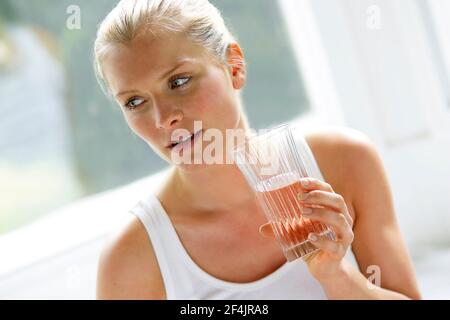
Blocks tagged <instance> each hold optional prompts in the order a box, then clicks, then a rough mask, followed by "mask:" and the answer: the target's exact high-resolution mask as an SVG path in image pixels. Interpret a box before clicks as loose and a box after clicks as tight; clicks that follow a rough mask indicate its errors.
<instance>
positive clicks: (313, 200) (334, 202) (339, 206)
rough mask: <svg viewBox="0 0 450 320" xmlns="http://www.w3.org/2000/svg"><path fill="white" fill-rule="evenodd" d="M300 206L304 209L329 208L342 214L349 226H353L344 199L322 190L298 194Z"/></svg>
mask: <svg viewBox="0 0 450 320" xmlns="http://www.w3.org/2000/svg"><path fill="white" fill-rule="evenodd" d="M297 198H298V199H299V200H300V204H301V205H302V206H305V207H310V206H312V207H317V205H320V206H325V207H329V208H331V209H333V210H335V211H337V212H340V213H342V214H344V216H345V218H346V219H347V222H348V223H349V225H350V226H353V219H352V217H351V216H350V214H349V213H348V209H347V205H346V203H345V200H344V198H343V197H342V196H341V195H340V194H337V193H331V192H327V191H322V190H313V191H310V192H308V193H300V194H299V195H298V197H297Z"/></svg>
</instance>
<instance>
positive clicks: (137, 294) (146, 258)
mask: <svg viewBox="0 0 450 320" xmlns="http://www.w3.org/2000/svg"><path fill="white" fill-rule="evenodd" d="M165 298H166V297H165V290H164V283H163V280H162V276H161V272H160V269H159V265H158V262H157V259H156V256H155V253H154V251H153V247H152V245H151V241H150V239H149V237H148V234H147V232H146V230H145V227H144V226H143V224H142V223H141V222H140V220H139V219H138V218H137V217H135V216H132V217H131V219H130V220H129V221H127V222H126V223H125V224H124V225H123V226H121V227H120V228H119V229H118V230H117V231H116V232H115V233H114V234H113V235H112V236H111V237H110V239H109V240H108V242H107V244H106V245H105V247H104V248H103V250H102V253H101V256H100V260H99V264H98V271H97V299H107V300H112V299H165Z"/></svg>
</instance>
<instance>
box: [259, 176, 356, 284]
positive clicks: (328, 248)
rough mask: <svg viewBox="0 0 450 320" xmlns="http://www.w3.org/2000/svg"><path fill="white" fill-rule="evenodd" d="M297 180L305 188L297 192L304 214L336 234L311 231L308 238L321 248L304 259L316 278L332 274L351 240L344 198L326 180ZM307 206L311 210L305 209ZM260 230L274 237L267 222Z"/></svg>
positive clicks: (339, 267) (350, 221)
mask: <svg viewBox="0 0 450 320" xmlns="http://www.w3.org/2000/svg"><path fill="white" fill-rule="evenodd" d="M300 182H301V184H302V189H303V190H304V192H303V193H300V194H299V195H298V199H299V200H300V201H299V202H300V205H301V208H302V212H303V215H304V217H305V218H308V219H311V220H316V221H319V222H322V223H324V224H326V225H328V226H329V227H330V228H331V229H332V230H333V231H334V232H335V234H336V236H337V239H336V241H334V240H330V239H328V238H325V237H320V236H319V235H317V234H314V233H310V234H309V236H308V239H309V240H310V241H311V243H313V244H314V245H315V246H316V247H317V248H319V249H320V250H318V251H316V252H315V253H313V254H311V255H310V256H308V257H306V258H305V259H304V260H305V262H306V264H307V266H308V269H309V271H310V273H311V274H312V275H313V276H314V277H315V278H316V279H319V280H320V279H325V278H329V277H333V276H335V275H337V274H338V273H339V272H341V271H342V268H343V264H342V260H343V258H344V256H345V253H346V252H347V249H348V247H349V246H350V245H351V244H352V242H353V238H354V234H353V230H352V227H353V219H352V218H351V216H350V214H349V212H348V209H347V205H346V204H345V201H344V198H343V197H342V196H341V195H339V194H337V193H335V192H334V191H333V189H332V187H331V186H330V185H329V184H328V183H326V182H323V181H320V180H318V179H314V178H304V179H301V181H300ZM308 209H310V211H311V212H310V213H307V211H308ZM259 231H260V233H261V234H262V235H265V236H270V237H275V236H274V234H273V231H272V228H271V225H270V222H268V223H266V224H263V225H262V226H261V227H260V228H259Z"/></svg>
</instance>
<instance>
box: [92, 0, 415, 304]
mask: <svg viewBox="0 0 450 320" xmlns="http://www.w3.org/2000/svg"><path fill="white" fill-rule="evenodd" d="M95 61H96V70H97V73H98V75H99V79H100V80H101V83H102V84H103V85H104V88H105V89H106V90H107V91H108V92H109V93H110V94H111V95H112V96H114V98H115V99H116V101H117V102H118V104H119V105H120V106H121V109H122V111H123V115H124V117H125V120H126V121H127V123H128V125H129V126H130V128H131V129H132V131H133V132H134V133H136V134H137V135H138V136H139V137H141V138H142V139H143V140H144V141H145V142H147V143H148V144H149V146H150V147H151V148H152V149H153V150H154V151H155V152H157V153H158V154H159V155H160V156H161V157H162V158H163V159H165V160H166V161H167V162H169V163H170V164H173V168H172V171H170V174H169V175H168V176H167V178H166V179H165V181H164V184H163V185H162V186H161V187H159V188H158V189H157V192H156V193H155V195H151V196H150V197H149V199H147V200H145V201H143V202H142V203H139V204H138V206H136V208H135V209H134V210H133V211H132V212H133V213H135V215H136V217H133V219H132V220H131V221H130V222H129V223H128V224H127V225H125V226H124V227H123V229H122V230H121V231H120V232H119V233H118V234H117V235H116V236H115V237H114V240H113V241H111V243H110V244H109V245H108V246H107V247H106V248H105V249H104V251H103V254H102V257H101V259H100V263H99V269H98V282H97V297H98V298H99V299H127V298H131V299H190V298H199V299H215V298H223V299H235V298H237V299H253V298H257V299H303V298H310V299H322V298H329V299H355V298H356V299H372V298H379V299H408V298H413V299H418V298H420V295H419V292H418V288H417V284H416V280H415V275H414V271H413V267H412V263H411V260H410V257H409V255H408V252H407V249H406V246H405V244H404V242H403V240H402V238H401V235H400V231H399V228H398V225H397V222H396V218H395V214H394V208H393V203H392V197H391V193H390V188H389V184H388V182H387V178H386V174H385V172H384V169H383V166H382V163H381V160H380V158H379V156H378V154H377V152H376V150H375V148H374V146H373V145H372V144H371V143H370V142H369V141H368V139H367V138H366V137H365V136H363V135H362V134H360V133H359V132H356V131H354V130H350V129H345V130H344V129H331V128H330V129H317V130H315V131H314V132H310V133H308V134H305V141H307V144H308V146H309V147H310V150H311V151H312V153H313V155H314V158H315V160H316V161H317V164H318V167H320V171H321V173H322V174H323V177H324V179H325V181H327V183H326V182H323V181H321V179H314V178H310V179H307V180H305V181H302V184H303V187H304V189H305V190H306V191H308V192H307V194H308V196H307V197H306V199H303V201H304V202H303V206H304V207H305V208H306V207H309V208H311V213H310V218H311V219H315V220H317V221H321V222H324V223H326V224H329V225H330V226H332V228H333V229H334V230H335V232H336V234H337V236H338V239H337V240H336V241H332V240H327V239H323V238H320V237H317V235H314V234H311V235H310V240H311V241H312V242H313V243H314V244H315V246H316V247H318V248H319V249H320V250H318V251H317V254H315V255H313V256H311V257H310V258H309V259H308V260H307V261H306V262H303V261H302V260H300V259H299V260H298V261H297V262H294V263H286V260H285V258H284V256H283V254H282V252H281V250H280V247H279V245H278V244H277V243H276V242H275V241H274V239H273V237H272V234H271V232H270V230H271V229H270V227H268V225H267V224H266V219H265V218H264V214H263V213H262V212H261V209H260V207H259V206H258V205H257V203H256V202H255V199H254V197H253V196H252V193H251V191H250V189H249V186H248V185H247V183H246V182H245V180H244V178H243V176H242V175H241V173H240V172H239V170H238V169H237V167H236V165H233V164H227V163H225V164H213V165H208V164H205V163H200V164H192V163H191V164H189V163H177V164H174V161H173V157H172V156H173V151H174V148H178V149H179V148H180V147H177V146H175V147H173V143H174V142H176V141H178V140H177V139H176V137H175V138H174V135H173V134H174V132H175V130H177V129H185V130H187V131H186V132H187V134H185V135H184V136H183V137H182V138H186V139H187V140H186V141H187V142H183V143H182V144H179V145H183V146H187V145H190V144H192V145H198V144H200V145H202V146H206V145H207V143H206V142H204V141H202V140H200V142H199V141H198V140H197V139H198V136H199V135H200V136H201V134H203V133H205V132H206V130H208V129H215V130H218V131H216V132H219V133H222V134H223V136H226V133H225V132H226V130H227V129H234V130H244V131H248V130H249V126H248V122H247V120H246V116H245V113H244V110H243V106H242V103H241V99H240V95H239V92H240V90H241V89H242V88H243V87H244V85H245V81H246V64H245V60H244V55H243V53H242V50H241V48H240V47H239V45H238V43H236V41H235V40H234V39H233V37H232V36H231V34H230V33H229V31H228V30H227V28H226V26H225V24H224V22H223V19H222V17H221V15H220V13H219V12H218V11H217V9H216V8H215V7H214V6H212V5H211V4H210V3H209V2H208V1H207V0H189V1H177V0H125V1H121V2H120V3H119V4H118V5H117V7H116V8H115V9H113V11H112V12H111V13H110V14H109V15H108V16H107V17H106V19H105V20H104V21H103V23H102V24H101V25H100V27H99V31H98V35H97V39H96V43H95ZM194 121H201V123H202V131H199V130H197V129H198V128H197V129H195V128H194ZM194 129H195V130H196V131H194ZM192 134H195V135H194V139H196V140H195V142H192V141H191V140H189V137H190V136H191V135H192ZM182 149H183V150H188V149H185V148H184V147H183V148H182ZM183 152H184V151H183ZM186 152H189V151H186ZM190 152H192V150H190ZM191 156H192V154H189V157H191ZM316 178H319V177H316ZM368 182H370V183H368ZM258 230H259V232H258ZM350 246H351V249H352V251H353V254H354V257H355V258H356V261H357V263H358V267H355V266H353V265H351V264H350V263H349V262H348V261H347V260H346V259H344V256H345V254H346V252H347V251H348V249H349V248H350ZM374 266H375V269H376V270H379V271H380V274H379V275H378V276H381V278H380V277H378V279H379V280H380V286H376V285H373V284H372V283H371V282H370V281H368V280H367V278H366V276H367V277H368V276H370V275H371V273H370V272H371V270H373V269H374Z"/></svg>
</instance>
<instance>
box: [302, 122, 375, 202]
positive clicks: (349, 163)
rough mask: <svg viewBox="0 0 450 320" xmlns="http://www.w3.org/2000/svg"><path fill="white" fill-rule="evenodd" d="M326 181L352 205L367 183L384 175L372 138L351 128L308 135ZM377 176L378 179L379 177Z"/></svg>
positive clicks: (334, 129) (332, 129)
mask: <svg viewBox="0 0 450 320" xmlns="http://www.w3.org/2000/svg"><path fill="white" fill-rule="evenodd" d="M304 137H305V140H306V141H307V143H308V145H309V147H310V148H311V151H312V152H313V154H314V157H315V159H316V161H317V163H318V165H319V167H320V170H321V172H322V174H323V176H324V178H325V180H326V181H327V182H328V183H330V184H331V186H332V187H333V189H334V190H335V192H337V193H339V194H341V195H343V196H344V198H345V199H346V202H348V203H347V204H348V205H351V204H352V202H353V200H354V199H355V197H356V195H357V193H358V190H361V187H362V185H363V184H364V183H365V181H373V179H380V175H381V176H383V175H384V170H383V168H382V163H381V159H380V156H379V154H378V151H377V148H376V146H375V145H374V143H373V142H372V141H371V140H370V138H369V137H368V136H367V135H366V134H364V133H362V132H360V131H358V130H355V129H352V128H348V127H338V126H328V127H320V128H317V129H313V130H308V131H307V132H304ZM375 176H376V177H375Z"/></svg>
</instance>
